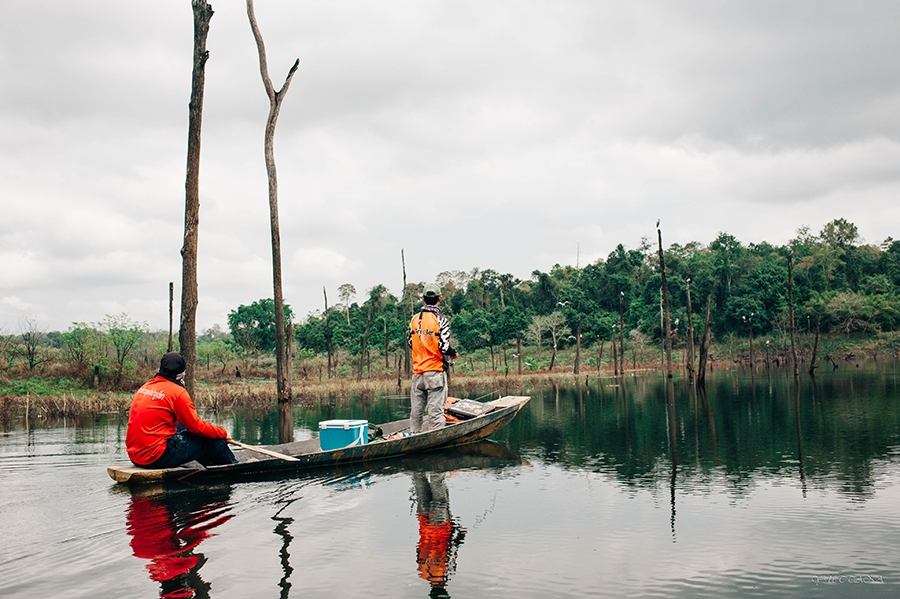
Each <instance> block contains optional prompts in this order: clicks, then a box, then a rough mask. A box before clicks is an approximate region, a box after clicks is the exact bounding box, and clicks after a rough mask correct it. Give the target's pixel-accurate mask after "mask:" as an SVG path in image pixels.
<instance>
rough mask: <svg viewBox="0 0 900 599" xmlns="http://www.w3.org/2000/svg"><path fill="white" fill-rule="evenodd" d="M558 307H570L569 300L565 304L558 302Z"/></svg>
mask: <svg viewBox="0 0 900 599" xmlns="http://www.w3.org/2000/svg"><path fill="white" fill-rule="evenodd" d="M556 305H557V306H568V305H569V300H566V301H564V302H556Z"/></svg>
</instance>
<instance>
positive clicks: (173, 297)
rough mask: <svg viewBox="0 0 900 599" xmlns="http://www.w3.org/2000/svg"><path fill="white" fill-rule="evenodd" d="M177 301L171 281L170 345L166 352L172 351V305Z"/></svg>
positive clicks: (173, 284)
mask: <svg viewBox="0 0 900 599" xmlns="http://www.w3.org/2000/svg"><path fill="white" fill-rule="evenodd" d="M174 299H175V283H173V282H172V281H169V343H168V344H167V345H166V351H167V352H170V351H172V312H173V310H172V304H173V303H174Z"/></svg>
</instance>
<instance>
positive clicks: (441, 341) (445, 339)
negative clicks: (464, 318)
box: [438, 314, 452, 356]
mask: <svg viewBox="0 0 900 599" xmlns="http://www.w3.org/2000/svg"><path fill="white" fill-rule="evenodd" d="M438 326H439V327H440V336H439V337H438V349H439V350H441V353H442V354H443V355H445V356H446V355H448V354H450V353H452V352H451V347H450V319H449V318H447V317H446V316H444V315H443V314H441V315H440V316H438Z"/></svg>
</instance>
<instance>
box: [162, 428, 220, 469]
mask: <svg viewBox="0 0 900 599" xmlns="http://www.w3.org/2000/svg"><path fill="white" fill-rule="evenodd" d="M191 460H197V461H198V462H200V463H201V464H203V465H204V466H217V465H219V464H236V463H237V459H235V457H234V454H233V453H231V449H229V447H228V443H227V442H226V441H225V440H224V439H209V438H207V437H200V436H198V435H195V434H194V433H191V432H188V430H187V429H186V428H184V427H183V426H181V425H180V424H179V425H178V428H177V430H176V432H175V434H174V435H172V436H171V437H169V440H168V441H167V442H166V451H165V452H163V454H162V455H161V456H160V457H159V459H158V460H156V461H155V462H153V463H152V464H150V465H149V466H145V467H146V468H175V467H176V466H181V465H182V464H186V463H187V462H190V461H191Z"/></svg>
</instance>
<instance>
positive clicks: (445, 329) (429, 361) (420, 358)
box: [409, 306, 451, 374]
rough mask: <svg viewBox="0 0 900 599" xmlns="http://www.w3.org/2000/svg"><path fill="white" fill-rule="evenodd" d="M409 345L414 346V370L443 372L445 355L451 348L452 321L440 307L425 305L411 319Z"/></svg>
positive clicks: (417, 372) (418, 371)
mask: <svg viewBox="0 0 900 599" xmlns="http://www.w3.org/2000/svg"><path fill="white" fill-rule="evenodd" d="M409 346H410V347H411V348H412V370H413V373H415V374H422V373H423V372H442V371H443V370H444V355H447V354H448V352H449V351H451V349H450V321H449V320H447V317H446V316H444V313H443V312H441V310H440V308H438V307H436V306H425V307H424V308H423V309H422V311H421V312H419V313H418V314H415V315H413V317H412V320H410V321H409Z"/></svg>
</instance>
